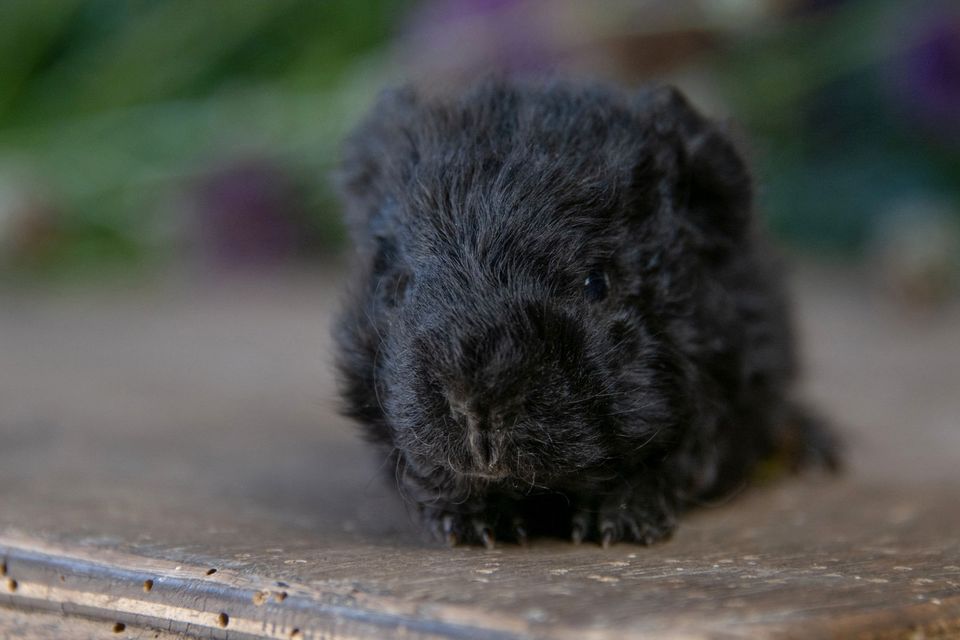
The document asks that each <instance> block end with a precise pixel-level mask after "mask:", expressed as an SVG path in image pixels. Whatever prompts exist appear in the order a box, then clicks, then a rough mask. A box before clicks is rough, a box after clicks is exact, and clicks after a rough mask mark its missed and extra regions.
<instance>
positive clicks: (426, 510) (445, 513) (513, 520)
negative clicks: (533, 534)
mask: <svg viewBox="0 0 960 640" xmlns="http://www.w3.org/2000/svg"><path fill="white" fill-rule="evenodd" d="M421 509H422V511H421V513H422V518H423V522H424V525H425V527H426V529H427V531H429V532H430V534H431V535H432V536H433V538H434V539H435V540H437V541H438V542H442V543H445V544H447V545H448V546H451V547H455V546H457V545H461V544H463V545H483V546H484V547H486V548H487V549H493V548H494V546H495V545H496V542H497V541H498V540H499V541H506V542H514V543H517V544H520V545H526V544H527V530H528V529H527V523H526V520H524V518H523V517H521V516H520V515H508V514H502V513H499V512H496V511H494V510H492V509H487V510H479V511H471V512H463V511H455V510H453V509H449V508H443V507H433V506H424V507H422V508H421Z"/></svg>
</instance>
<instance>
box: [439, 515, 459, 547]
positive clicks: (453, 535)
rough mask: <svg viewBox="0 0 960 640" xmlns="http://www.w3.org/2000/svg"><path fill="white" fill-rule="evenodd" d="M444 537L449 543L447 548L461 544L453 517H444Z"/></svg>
mask: <svg viewBox="0 0 960 640" xmlns="http://www.w3.org/2000/svg"><path fill="white" fill-rule="evenodd" d="M443 537H444V539H445V540H446V541H447V546H450V547H455V546H457V544H458V543H459V542H460V538H459V536H457V532H456V529H455V528H454V520H453V516H444V518H443Z"/></svg>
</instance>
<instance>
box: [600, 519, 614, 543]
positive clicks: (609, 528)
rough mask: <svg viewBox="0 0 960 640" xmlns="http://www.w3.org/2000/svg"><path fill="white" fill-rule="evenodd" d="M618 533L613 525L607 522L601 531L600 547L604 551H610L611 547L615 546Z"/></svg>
mask: <svg viewBox="0 0 960 640" xmlns="http://www.w3.org/2000/svg"><path fill="white" fill-rule="evenodd" d="M615 534H616V532H615V531H614V527H613V525H612V524H611V523H609V522H605V523H604V524H603V526H602V528H601V529H600V546H602V547H603V548H604V549H609V548H610V545H611V544H613V539H614V536H615Z"/></svg>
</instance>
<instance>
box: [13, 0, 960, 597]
mask: <svg viewBox="0 0 960 640" xmlns="http://www.w3.org/2000/svg"><path fill="white" fill-rule="evenodd" d="M491 73H502V74H508V75H515V76H520V77H529V76H534V77H538V76H542V75H544V74H563V75H573V76H578V77H599V78H603V79H607V80H610V81H614V82H617V83H620V84H623V85H625V86H638V85H640V84H642V83H645V82H648V81H665V82H672V83H675V84H677V85H679V86H680V87H681V88H682V89H683V90H685V91H686V92H687V93H688V94H689V95H690V96H691V98H692V100H693V102H694V103H695V104H697V105H698V106H699V107H700V108H701V109H702V110H703V111H705V112H706V113H708V114H710V115H712V116H714V117H716V118H719V119H721V120H724V121H728V122H729V123H730V125H731V127H732V128H733V130H734V131H735V132H736V133H737V135H738V136H739V137H740V138H742V139H743V140H744V141H745V146H746V150H747V153H748V154H749V156H750V158H751V160H752V164H753V166H754V167H755V169H756V173H757V178H758V185H759V186H758V193H759V200H760V202H759V211H760V212H761V213H762V215H763V216H764V218H765V221H766V222H767V224H768V226H769V227H770V228H771V229H772V230H773V232H774V233H775V234H776V236H777V238H778V242H779V244H780V245H781V246H783V247H784V248H785V249H786V251H787V252H788V253H789V254H791V255H790V256H789V257H790V258H791V263H792V264H793V265H794V267H795V271H794V273H793V276H794V278H793V285H794V287H793V288H794V290H795V293H796V305H795V306H796V310H797V314H796V315H797V320H798V327H799V333H800V338H801V346H802V349H803V361H804V363H805V365H806V366H807V374H806V375H805V377H804V378H803V387H802V389H801V393H803V394H805V395H806V396H808V397H809V398H810V400H811V401H812V403H813V404H814V405H815V406H817V407H818V408H820V409H821V410H822V411H823V413H824V414H825V415H827V416H828V417H829V418H830V419H831V420H832V421H833V422H835V423H836V424H837V425H838V426H839V428H840V430H841V431H842V432H843V433H844V435H845V436H849V441H850V442H851V447H850V449H851V456H850V458H851V460H850V469H851V473H850V474H849V475H848V476H847V477H848V478H850V482H853V483H857V482H861V483H873V484H872V485H870V486H877V487H887V488H890V487H893V488H895V489H896V490H897V491H906V490H907V489H908V488H909V487H920V486H925V487H929V486H933V484H932V483H939V484H937V485H936V486H944V487H946V488H948V489H949V491H952V492H953V494H951V495H956V491H957V487H958V486H960V484H958V469H960V460H958V455H960V453H958V452H960V420H958V417H960V394H958V393H957V390H958V389H960V385H958V381H960V293H958V292H960V115H958V114H960V3H958V2H957V0H943V1H939V0H923V1H918V2H913V1H910V0H604V1H603V2H588V1H586V0H203V1H197V0H0V536H2V532H3V531H4V530H5V529H4V527H8V526H13V527H15V528H17V529H18V530H24V531H28V532H29V531H32V532H37V531H43V532H47V533H50V532H54V533H56V535H58V536H66V537H69V535H75V536H78V539H82V540H88V539H90V540H102V541H105V542H103V544H104V545H106V546H110V545H114V544H115V543H116V541H118V540H119V541H127V542H130V541H138V542H137V544H139V545H140V547H139V549H140V551H142V552H145V553H160V551H157V550H158V549H168V550H169V549H174V551H170V552H169V553H167V552H164V553H167V556H165V557H170V558H179V557H181V556H178V555H177V554H178V553H179V552H178V551H176V550H177V549H181V550H182V549H191V550H197V549H199V550H200V551H199V552H200V553H201V555H203V554H206V555H208V556H210V557H211V558H213V559H211V560H210V562H214V559H215V558H217V557H218V554H221V553H223V551H222V548H221V546H219V545H220V543H221V536H220V535H219V534H217V535H216V536H215V541H214V542H211V540H212V539H211V538H206V540H207V542H208V543H210V544H208V546H206V547H205V546H204V543H203V540H204V539H205V538H202V536H201V534H200V533H198V532H204V531H206V532H207V534H205V535H208V536H212V535H213V533H212V532H220V531H228V532H229V531H242V532H244V537H243V544H244V545H253V547H252V548H251V549H252V550H253V551H254V552H255V553H258V549H259V552H262V551H263V549H262V547H267V550H268V551H271V550H272V551H277V550H279V548H280V547H283V548H286V549H288V550H289V549H290V548H300V549H317V548H323V547H324V545H328V544H331V543H332V542H331V541H336V540H343V539H345V537H346V538H350V536H353V538H350V539H359V538H358V537H363V536H367V537H366V538H365V539H367V540H369V541H371V542H373V543H375V544H380V543H382V541H383V540H384V539H386V538H389V537H390V536H385V535H384V531H391V532H402V536H405V537H403V538H402V539H403V540H408V541H409V540H415V539H417V538H416V533H415V527H413V526H412V525H409V523H408V518H407V517H406V516H405V512H404V510H403V506H402V503H401V501H399V500H397V499H396V496H395V495H394V493H393V492H392V491H391V489H392V487H391V486H390V485H389V483H381V482H379V481H377V478H378V476H379V474H380V471H378V467H381V466H382V463H383V460H382V459H375V456H376V455H377V454H376V453H375V452H373V450H372V449H370V448H368V447H366V446H364V445H363V443H361V442H360V441H359V438H357V437H356V435H357V433H358V431H357V429H355V428H354V425H351V424H348V422H347V420H346V419H344V418H341V417H339V416H338V415H337V413H336V408H337V407H338V406H339V401H338V398H337V393H336V387H335V385H334V371H333V367H332V366H331V362H330V361H331V353H332V351H333V347H332V344H331V338H330V335H329V331H328V328H329V326H330V324H331V316H332V314H333V313H334V312H335V310H336V307H337V299H338V296H339V295H340V290H341V288H342V285H343V277H342V271H341V268H342V264H343V260H342V258H343V256H344V254H345V250H346V249H347V246H346V238H345V234H344V231H343V227H342V225H341V221H340V210H339V205H338V204H337V202H336V201H335V199H334V197H333V194H332V190H331V188H330V181H329V178H328V176H329V173H330V170H331V168H332V167H333V166H334V164H335V163H336V159H337V149H338V144H339V141H340V140H341V139H342V136H343V135H344V133H345V132H346V131H347V130H348V129H349V128H350V127H351V126H353V124H354V123H355V122H356V121H357V120H358V119H359V118H360V117H361V116H362V115H363V114H364V112H365V111H366V110H367V109H368V108H369V106H370V104H371V103H372V101H373V100H374V98H375V96H376V95H377V93H378V92H379V91H380V90H381V89H382V88H383V87H386V86H391V85H396V84H398V83H400V82H405V81H413V82H416V83H419V84H420V85H423V86H424V87H425V88H427V89H429V90H431V91H433V90H444V89H455V88H456V87H458V86H460V85H463V84H465V83H470V82H473V81H474V80H476V79H478V78H481V77H485V76H487V75H489V74H491ZM925 483H930V484H925ZM871 491H872V489H871ZM911 491H912V490H911ZM816 495H819V494H816ZM839 495H840V498H839V500H840V501H842V502H844V505H843V513H844V514H846V502H849V503H850V504H851V505H860V504H861V503H862V502H864V501H862V500H860V498H844V497H843V496H844V495H848V494H839ZM857 495H859V494H857ZM870 495H871V496H874V498H871V499H873V500H874V501H875V503H876V504H877V505H880V504H881V503H882V504H883V507H882V508H883V509H886V506H887V504H888V503H889V504H892V502H890V500H891V499H889V495H891V494H889V493H884V492H883V491H875V492H873V493H871V494H870ZM907 495H908V496H909V497H908V501H914V500H916V502H917V504H921V503H922V502H923V500H927V501H928V503H929V504H933V505H934V506H936V505H937V504H946V502H944V503H936V502H929V500H928V499H927V498H924V497H923V496H929V495H934V492H933V491H927V490H926V489H924V490H922V491H919V492H917V494H916V495H917V496H920V497H915V496H914V495H913V494H910V493H908V494H907ZM802 502H805V503H808V504H810V505H815V504H819V498H815V497H814V498H811V499H809V500H807V499H804V500H803V501H802ZM838 504H839V503H838ZM871 504H873V503H871ZM880 508H881V507H880V506H878V507H877V509H880ZM791 509H793V507H791ZM718 513H721V514H726V513H727V512H726V511H720V512H718ZM731 513H735V512H731ZM770 513H779V512H775V511H771V512H770ZM830 513H833V512H830ZM837 513H839V512H837ZM877 513H880V511H879V510H878V511H877ZM726 517H727V516H726V515H721V516H720V518H719V520H717V521H714V522H720V523H721V528H722V527H723V526H727V525H723V524H722V523H723V522H728V521H727V520H724V518H726ZM748 517H749V516H748ZM871 517H872V516H871ZM898 517H899V516H898ZM783 520H784V523H787V522H788V519H786V518H784V519H783ZM813 521H814V520H812V519H811V522H813ZM837 521H838V522H844V521H846V520H844V518H843V517H839V516H838V517H837ZM729 522H730V523H735V522H736V520H729ZM789 522H800V521H799V520H796V519H795V518H792V517H791V518H790V519H789ZM849 522H853V521H849ZM184 523H193V525H194V526H184ZM408 525H409V526H408ZM731 526H732V525H731ZM790 526H793V525H790ZM856 526H857V528H858V529H862V525H861V524H860V521H859V520H857V521H856ZM737 527H740V525H737ZM744 530H746V529H744ZM253 531H257V532H259V534H257V535H253V534H252V533H250V532H253ZM871 531H872V529H871ZM878 531H879V532H880V533H884V531H886V530H884V529H882V527H881V528H880V529H878ZM940 533H941V534H942V532H940ZM51 535H52V534H51ZM391 535H392V534H391ZM397 535H401V533H397ZM737 535H739V533H738V534H737ZM791 535H792V534H791ZM111 536H112V537H111ZM948 537H949V536H948ZM850 539H859V537H854V538H850ZM878 544H879V543H878ZM883 544H884V545H886V544H887V543H886V542H884V543H883ZM257 545H261V547H257ZM298 545H299V546H298ZM273 547H277V549H273ZM884 548H886V547H884ZM239 550H240V551H247V550H248V549H247V548H246V547H242V548H241V549H239ZM191 553H192V551H191ZM718 553H719V552H718ZM724 553H725V552H724ZM751 553H752V551H751ZM871 553H872V551H871ZM247 556H249V554H245V555H240V556H237V558H241V560H237V562H241V563H246V562H247V561H246V560H242V558H243V557H247ZM257 557H260V556H257ZM270 557H273V558H277V557H280V556H270ZM304 557H307V556H304ZM310 557H313V556H310ZM377 557H380V556H377ZM798 557H799V556H798ZM289 561H292V560H289ZM177 562H178V563H179V562H180V560H177ZM285 562H286V561H285ZM298 562H299V561H298ZM951 562H952V561H951ZM326 563H327V560H323V561H322V563H321V565H318V566H324V567H325V566H326ZM952 564H957V563H955V562H952ZM210 566H218V565H217V564H211V565H210ZM345 566H346V565H345ZM771 566H772V565H771ZM778 566H779V565H778ZM777 570H779V569H777ZM805 570H806V569H804V571H805ZM258 571H259V569H258ZM804 575H805V574H804ZM903 577H904V579H906V578H907V577H908V575H907V574H904V576H903ZM858 579H859V576H858ZM863 583H864V584H865V585H866V583H867V581H866V580H864V581H863ZM873 586H875V585H872V586H871V588H872V587H873ZM891 586H892V585H891ZM937 588H940V587H937ZM944 588H945V587H944ZM904 593H906V592H904ZM924 606H926V605H924Z"/></svg>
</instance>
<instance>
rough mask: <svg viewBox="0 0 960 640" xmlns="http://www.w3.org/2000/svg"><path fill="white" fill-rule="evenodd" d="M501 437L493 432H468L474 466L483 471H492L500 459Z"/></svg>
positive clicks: (468, 442)
mask: <svg viewBox="0 0 960 640" xmlns="http://www.w3.org/2000/svg"><path fill="white" fill-rule="evenodd" d="M500 440H501V436H500V434H498V433H495V432H492V431H480V430H477V429H474V430H471V431H468V432H467V446H468V448H469V449H470V457H471V458H472V459H473V463H474V465H475V466H476V467H477V469H479V470H481V471H491V470H493V469H494V467H496V464H497V461H498V460H499V459H500V450H501V446H500V444H501V443H500Z"/></svg>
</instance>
